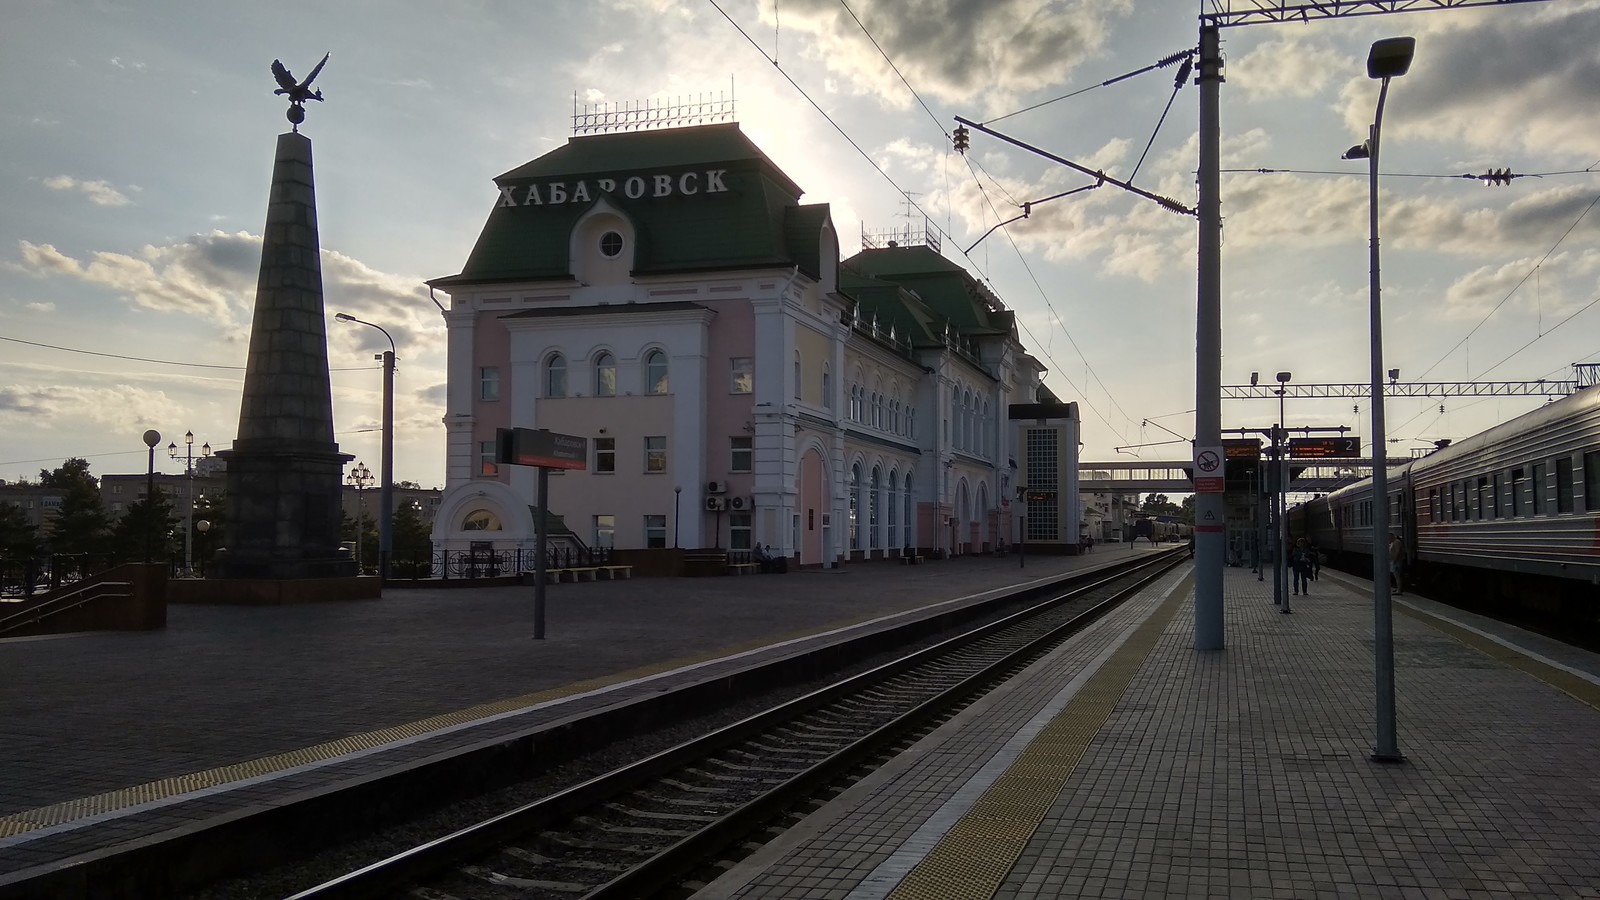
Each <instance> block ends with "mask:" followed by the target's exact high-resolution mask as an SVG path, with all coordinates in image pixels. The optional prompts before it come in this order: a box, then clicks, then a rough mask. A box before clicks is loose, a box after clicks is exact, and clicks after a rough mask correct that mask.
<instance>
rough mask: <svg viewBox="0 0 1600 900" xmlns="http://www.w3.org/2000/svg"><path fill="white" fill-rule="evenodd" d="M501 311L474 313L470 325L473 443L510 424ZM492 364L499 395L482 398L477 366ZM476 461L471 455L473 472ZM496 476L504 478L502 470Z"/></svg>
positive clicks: (506, 337) (507, 337)
mask: <svg viewBox="0 0 1600 900" xmlns="http://www.w3.org/2000/svg"><path fill="white" fill-rule="evenodd" d="M501 314H502V313H501V311H499V310H497V311H495V312H480V313H478V316H477V320H476V323H475V326H474V327H473V329H472V371H470V372H468V373H467V374H468V377H469V378H470V379H471V385H472V416H473V420H474V424H473V426H472V439H473V441H474V442H476V443H475V444H474V447H476V446H477V445H478V444H481V443H482V442H483V441H492V440H494V434H495V429H497V428H510V427H511V409H512V403H513V402H515V400H516V398H515V397H513V396H512V395H511V334H510V332H508V331H506V328H505V325H503V324H501V322H500V316H501ZM485 366H496V367H498V368H499V369H500V399H499V400H483V399H481V397H482V394H481V392H480V390H479V371H478V370H479V369H481V368H483V367H485ZM477 469H478V461H477V458H476V455H474V458H473V472H474V475H475V476H476V475H477ZM499 478H500V480H502V481H504V480H505V479H506V473H505V472H504V471H502V472H501V473H500V475H499Z"/></svg>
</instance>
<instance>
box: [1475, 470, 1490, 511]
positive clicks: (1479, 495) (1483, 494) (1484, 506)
mask: <svg viewBox="0 0 1600 900" xmlns="http://www.w3.org/2000/svg"><path fill="white" fill-rule="evenodd" d="M1477 488H1478V489H1477V491H1476V492H1475V493H1474V494H1473V497H1472V508H1473V510H1474V511H1475V512H1476V516H1475V518H1476V519H1477V520H1478V521H1480V522H1482V521H1483V520H1484V519H1487V518H1488V517H1489V503H1488V500H1489V497H1488V494H1489V479H1488V478H1486V477H1484V476H1479V477H1478V484H1477Z"/></svg>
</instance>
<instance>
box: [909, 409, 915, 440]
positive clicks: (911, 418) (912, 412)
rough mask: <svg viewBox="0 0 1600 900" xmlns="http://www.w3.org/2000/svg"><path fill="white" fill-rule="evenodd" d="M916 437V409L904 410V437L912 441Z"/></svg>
mask: <svg viewBox="0 0 1600 900" xmlns="http://www.w3.org/2000/svg"><path fill="white" fill-rule="evenodd" d="M916 436H917V410H916V407H912V408H911V409H908V410H906V437H909V438H912V439H913V440H914V439H915V438H916Z"/></svg>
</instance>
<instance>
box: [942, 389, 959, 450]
mask: <svg viewBox="0 0 1600 900" xmlns="http://www.w3.org/2000/svg"><path fill="white" fill-rule="evenodd" d="M951 419H954V420H955V423H956V427H955V428H954V429H952V428H951V427H950V420H951ZM944 423H945V424H944V432H945V438H946V439H947V440H949V441H950V446H952V447H956V448H960V446H961V388H959V387H956V386H954V385H952V386H951V388H950V418H948V419H945V420H944Z"/></svg>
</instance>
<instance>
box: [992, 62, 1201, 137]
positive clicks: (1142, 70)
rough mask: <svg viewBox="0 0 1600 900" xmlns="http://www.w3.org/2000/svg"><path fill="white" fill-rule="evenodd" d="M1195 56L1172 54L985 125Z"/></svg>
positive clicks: (1010, 113)
mask: <svg viewBox="0 0 1600 900" xmlns="http://www.w3.org/2000/svg"><path fill="white" fill-rule="evenodd" d="M1194 55H1195V51H1194V50H1182V51H1179V52H1177V53H1174V54H1172V55H1170V56H1164V57H1162V58H1161V59H1159V60H1157V61H1155V62H1153V63H1151V64H1150V65H1148V66H1144V67H1143V68H1139V69H1134V70H1133V71H1132V72H1126V73H1124V74H1121V75H1118V76H1117V77H1115V78H1108V79H1106V80H1105V81H1102V82H1100V83H1099V84H1091V85H1089V86H1088V87H1085V88H1079V89H1078V90H1075V91H1072V92H1071V93H1067V94H1062V95H1061V96H1059V97H1052V98H1050V99H1049V100H1042V101H1040V102H1038V103H1035V104H1033V105H1032V106H1024V107H1023V108H1021V109H1019V110H1015V111H1013V112H1008V113H1006V114H1005V115H1003V116H995V117H994V118H992V119H985V120H984V122H983V124H985V125H992V124H994V123H995V122H999V121H1001V120H1002V119H1009V118H1011V117H1012V116H1020V115H1022V114H1023V113H1025V112H1033V111H1034V110H1036V109H1039V108H1040V107H1044V106H1049V105H1050V104H1052V103H1057V102H1059V101H1062V100H1070V99H1071V98H1073V97H1076V96H1078V95H1079V94H1086V93H1088V92H1090V91H1092V90H1095V89H1096V88H1103V87H1109V86H1111V85H1113V84H1116V83H1117V82H1119V81H1126V80H1128V79H1129V78H1132V77H1134V76H1135V75H1143V74H1144V73H1146V72H1153V71H1155V70H1156V69H1164V68H1166V67H1167V66H1170V65H1172V64H1173V63H1175V62H1179V61H1184V62H1188V61H1189V60H1191V59H1193V58H1194Z"/></svg>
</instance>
